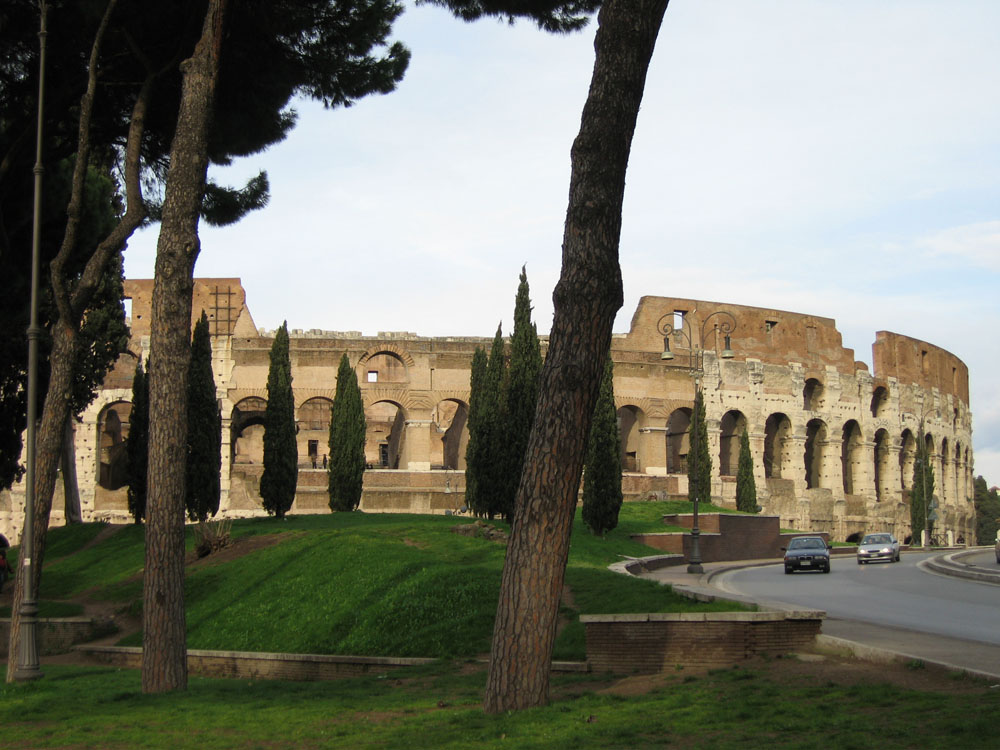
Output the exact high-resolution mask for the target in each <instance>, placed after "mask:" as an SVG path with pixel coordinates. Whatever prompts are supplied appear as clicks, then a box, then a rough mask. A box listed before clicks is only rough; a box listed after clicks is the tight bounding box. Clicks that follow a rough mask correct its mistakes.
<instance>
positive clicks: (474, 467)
mask: <svg viewBox="0 0 1000 750" xmlns="http://www.w3.org/2000/svg"><path fill="white" fill-rule="evenodd" d="M487 362H488V357H487V355H486V350H485V349H483V348H482V347H481V346H477V347H476V351H475V352H474V353H473V355H472V366H471V370H470V375H469V417H468V421H467V422H466V427H467V429H468V430H469V442H468V444H467V445H466V447H465V504H466V505H468V506H469V507H470V508H471V509H472V512H473V513H475V514H476V515H477V516H479V515H485V513H483V512H482V509H483V508H485V507H486V501H485V499H483V498H485V496H486V494H487V493H488V492H489V490H488V488H487V485H488V481H489V480H488V478H487V471H488V468H487V467H488V466H489V464H490V427H491V421H490V420H491V416H490V414H489V413H488V408H489V405H488V403H487V399H486V397H487V393H486V377H487V375H486V370H487ZM481 482H482V483H483V487H482V489H481V488H480V483H481Z"/></svg>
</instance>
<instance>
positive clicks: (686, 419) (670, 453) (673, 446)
mask: <svg viewBox="0 0 1000 750" xmlns="http://www.w3.org/2000/svg"><path fill="white" fill-rule="evenodd" d="M690 427H691V409H689V408H687V407H682V408H680V409H675V410H674V412H673V413H672V414H671V415H670V419H668V420H667V473H668V474H686V473H687V457H688V451H690V449H691V436H690V435H689V434H688V430H689V428H690Z"/></svg>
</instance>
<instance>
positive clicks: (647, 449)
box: [639, 418, 667, 477]
mask: <svg viewBox="0 0 1000 750" xmlns="http://www.w3.org/2000/svg"><path fill="white" fill-rule="evenodd" d="M656 421H657V422H659V424H656V425H650V426H648V427H640V428H639V443H640V445H641V447H640V449H639V450H640V452H641V453H642V455H643V457H644V458H643V461H644V468H643V471H644V472H645V473H646V474H649V475H651V476H657V477H664V476H666V475H667V425H666V420H665V419H662V418H661V419H658V420H656Z"/></svg>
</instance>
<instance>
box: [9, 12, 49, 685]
mask: <svg viewBox="0 0 1000 750" xmlns="http://www.w3.org/2000/svg"><path fill="white" fill-rule="evenodd" d="M47 13H48V5H47V3H45V2H44V0H43V2H42V3H41V21H40V23H39V28H38V39H39V53H38V132H37V134H36V142H35V168H34V173H35V206H34V215H33V218H32V230H31V234H32V237H31V301H30V303H29V304H30V310H29V313H28V332H27V333H28V388H27V391H28V392H27V399H28V404H27V407H28V408H27V412H28V413H27V418H28V424H27V431H26V435H25V442H26V443H27V445H26V446H25V447H26V448H27V450H26V456H25V458H26V459H27V461H26V463H27V466H26V471H25V477H24V528H22V529H21V550H20V554H19V555H18V565H19V566H20V567H21V585H22V587H23V592H24V593H23V595H22V598H21V608H20V609H19V610H18V614H19V615H20V632H19V635H18V653H17V667H16V668H15V670H14V679H15V680H19V681H27V680H36V679H38V678H39V677H41V676H42V672H41V670H40V669H39V668H38V646H37V640H36V635H35V631H36V627H35V626H36V622H37V615H38V606H37V603H36V602H35V581H34V574H33V571H32V565H33V564H34V560H33V557H34V553H35V420H36V419H37V415H36V412H37V408H36V402H37V399H38V339H39V337H40V336H41V332H42V329H41V327H40V326H39V325H38V277H39V256H40V254H41V252H40V244H41V215H42V174H43V173H44V171H45V169H44V167H43V166H42V114H43V112H44V110H43V104H44V101H45V37H46V36H47V28H46V23H45V20H46V15H47Z"/></svg>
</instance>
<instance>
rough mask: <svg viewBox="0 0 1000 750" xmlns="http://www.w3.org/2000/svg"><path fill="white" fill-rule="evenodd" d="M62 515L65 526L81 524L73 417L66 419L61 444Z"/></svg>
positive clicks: (81, 515)
mask: <svg viewBox="0 0 1000 750" xmlns="http://www.w3.org/2000/svg"><path fill="white" fill-rule="evenodd" d="M62 476H63V501H64V505H63V513H64V515H65V517H66V525H67V526H68V525H69V524H71V523H83V514H82V513H81V512H80V485H79V484H77V481H76V445H75V441H74V430H73V415H72V414H70V415H69V416H68V417H66V426H65V428H64V429H63V444H62Z"/></svg>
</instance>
